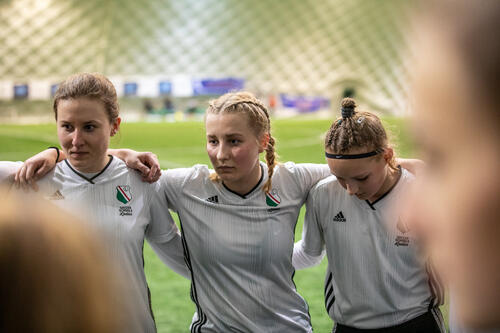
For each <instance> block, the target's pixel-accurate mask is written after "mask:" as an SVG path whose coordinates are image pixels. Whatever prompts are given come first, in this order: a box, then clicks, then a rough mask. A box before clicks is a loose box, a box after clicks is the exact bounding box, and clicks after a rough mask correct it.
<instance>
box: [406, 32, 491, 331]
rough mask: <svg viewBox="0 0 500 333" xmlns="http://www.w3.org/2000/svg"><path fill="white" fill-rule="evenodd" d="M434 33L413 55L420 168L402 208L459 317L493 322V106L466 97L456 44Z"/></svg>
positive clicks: (469, 89)
mask: <svg viewBox="0 0 500 333" xmlns="http://www.w3.org/2000/svg"><path fill="white" fill-rule="evenodd" d="M436 31H438V30H434V31H430V30H429V31H427V34H426V35H425V39H424V40H425V42H424V43H423V45H420V48H418V50H423V51H421V52H420V54H418V56H417V57H416V58H417V59H419V63H418V66H417V73H418V74H417V76H416V80H415V92H416V96H415V101H416V103H417V104H416V113H415V119H414V121H413V125H414V129H415V133H416V137H417V140H418V142H419V144H420V147H421V149H422V152H423V159H424V160H425V161H426V163H427V168H426V170H425V172H424V173H423V174H422V175H419V176H418V177H417V183H418V184H417V187H416V189H415V193H414V196H413V200H411V206H410V207H409V208H410V211H411V215H412V218H413V221H412V222H413V228H414V229H415V231H416V233H417V234H418V235H420V237H422V240H423V242H424V244H425V245H426V247H427V250H428V252H429V254H430V255H431V256H432V257H433V259H434V262H435V264H436V266H437V268H438V269H439V271H440V272H441V274H442V276H443V277H444V278H445V280H446V281H447V282H448V284H449V286H450V289H451V292H452V293H453V299H454V300H455V302H456V305H457V312H458V314H459V316H460V318H461V319H462V320H463V321H464V323H465V324H467V325H469V326H498V325H500V310H499V309H500V287H499V283H500V210H499V209H500V177H499V175H498V173H499V170H500V144H499V143H500V137H499V134H498V129H496V128H495V125H494V124H492V120H491V119H488V116H487V115H488V113H487V111H485V110H486V109H487V108H488V107H489V108H491V107H492V106H491V105H484V104H482V103H481V101H480V99H478V98H475V97H474V96H473V93H472V91H473V87H472V86H470V82H471V80H470V79H469V77H468V75H467V74H466V71H465V66H464V64H463V63H462V62H461V59H460V58H459V55H460V52H459V50H457V49H455V48H454V47H453V46H452V45H451V43H450V41H449V40H446V39H444V38H441V39H439V36H438V35H437V33H436ZM431 36H432V37H431ZM488 112H492V111H491V110H488ZM497 112H498V111H497Z"/></svg>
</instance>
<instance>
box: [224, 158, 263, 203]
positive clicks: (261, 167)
mask: <svg viewBox="0 0 500 333" xmlns="http://www.w3.org/2000/svg"><path fill="white" fill-rule="evenodd" d="M259 165H260V171H261V175H260V179H259V181H258V182H257V184H256V185H255V186H254V187H253V188H252V189H251V190H250V191H248V192H247V193H245V194H243V195H241V194H239V193H236V192H234V191H233V190H231V189H230V188H229V187H227V186H226V184H224V182H222V186H223V187H224V188H225V189H226V190H227V191H229V192H231V193H233V194H235V195H237V196H239V197H240V198H242V199H247V198H248V196H249V195H250V194H252V193H253V192H254V191H255V190H256V189H257V188H258V187H259V186H260V184H262V180H263V179H264V167H263V166H262V163H260V162H259Z"/></svg>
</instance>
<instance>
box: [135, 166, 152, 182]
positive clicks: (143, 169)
mask: <svg viewBox="0 0 500 333" xmlns="http://www.w3.org/2000/svg"><path fill="white" fill-rule="evenodd" d="M134 169H136V170H137V171H139V172H140V173H141V176H142V178H143V180H144V179H147V178H148V176H149V171H150V169H149V168H148V167H147V166H146V165H145V164H143V163H141V162H138V163H137V165H135V166H134Z"/></svg>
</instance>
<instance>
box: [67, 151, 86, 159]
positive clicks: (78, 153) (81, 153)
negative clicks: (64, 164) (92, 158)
mask: <svg viewBox="0 0 500 333" xmlns="http://www.w3.org/2000/svg"><path fill="white" fill-rule="evenodd" d="M69 154H70V155H71V157H73V158H82V157H85V156H87V154H88V152H85V151H72V152H70V153H69Z"/></svg>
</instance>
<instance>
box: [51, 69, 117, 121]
mask: <svg viewBox="0 0 500 333" xmlns="http://www.w3.org/2000/svg"><path fill="white" fill-rule="evenodd" d="M77 98H90V99H95V100H98V101H100V102H101V103H102V104H103V105H104V108H105V110H106V113H107V114H108V119H109V122H110V123H113V122H114V121H115V120H116V119H117V118H118V115H119V107H118V98H117V96H116V90H115V87H114V86H113V84H112V83H111V81H110V80H109V79H108V78H106V77H105V76H104V75H101V74H99V73H79V74H74V75H71V76H70V77H68V78H67V79H66V80H64V81H63V82H62V83H61V84H60V85H59V87H58V88H57V91H56V93H55V95H54V105H53V109H54V114H55V117H56V120H57V107H58V104H59V101H61V100H68V99H77Z"/></svg>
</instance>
